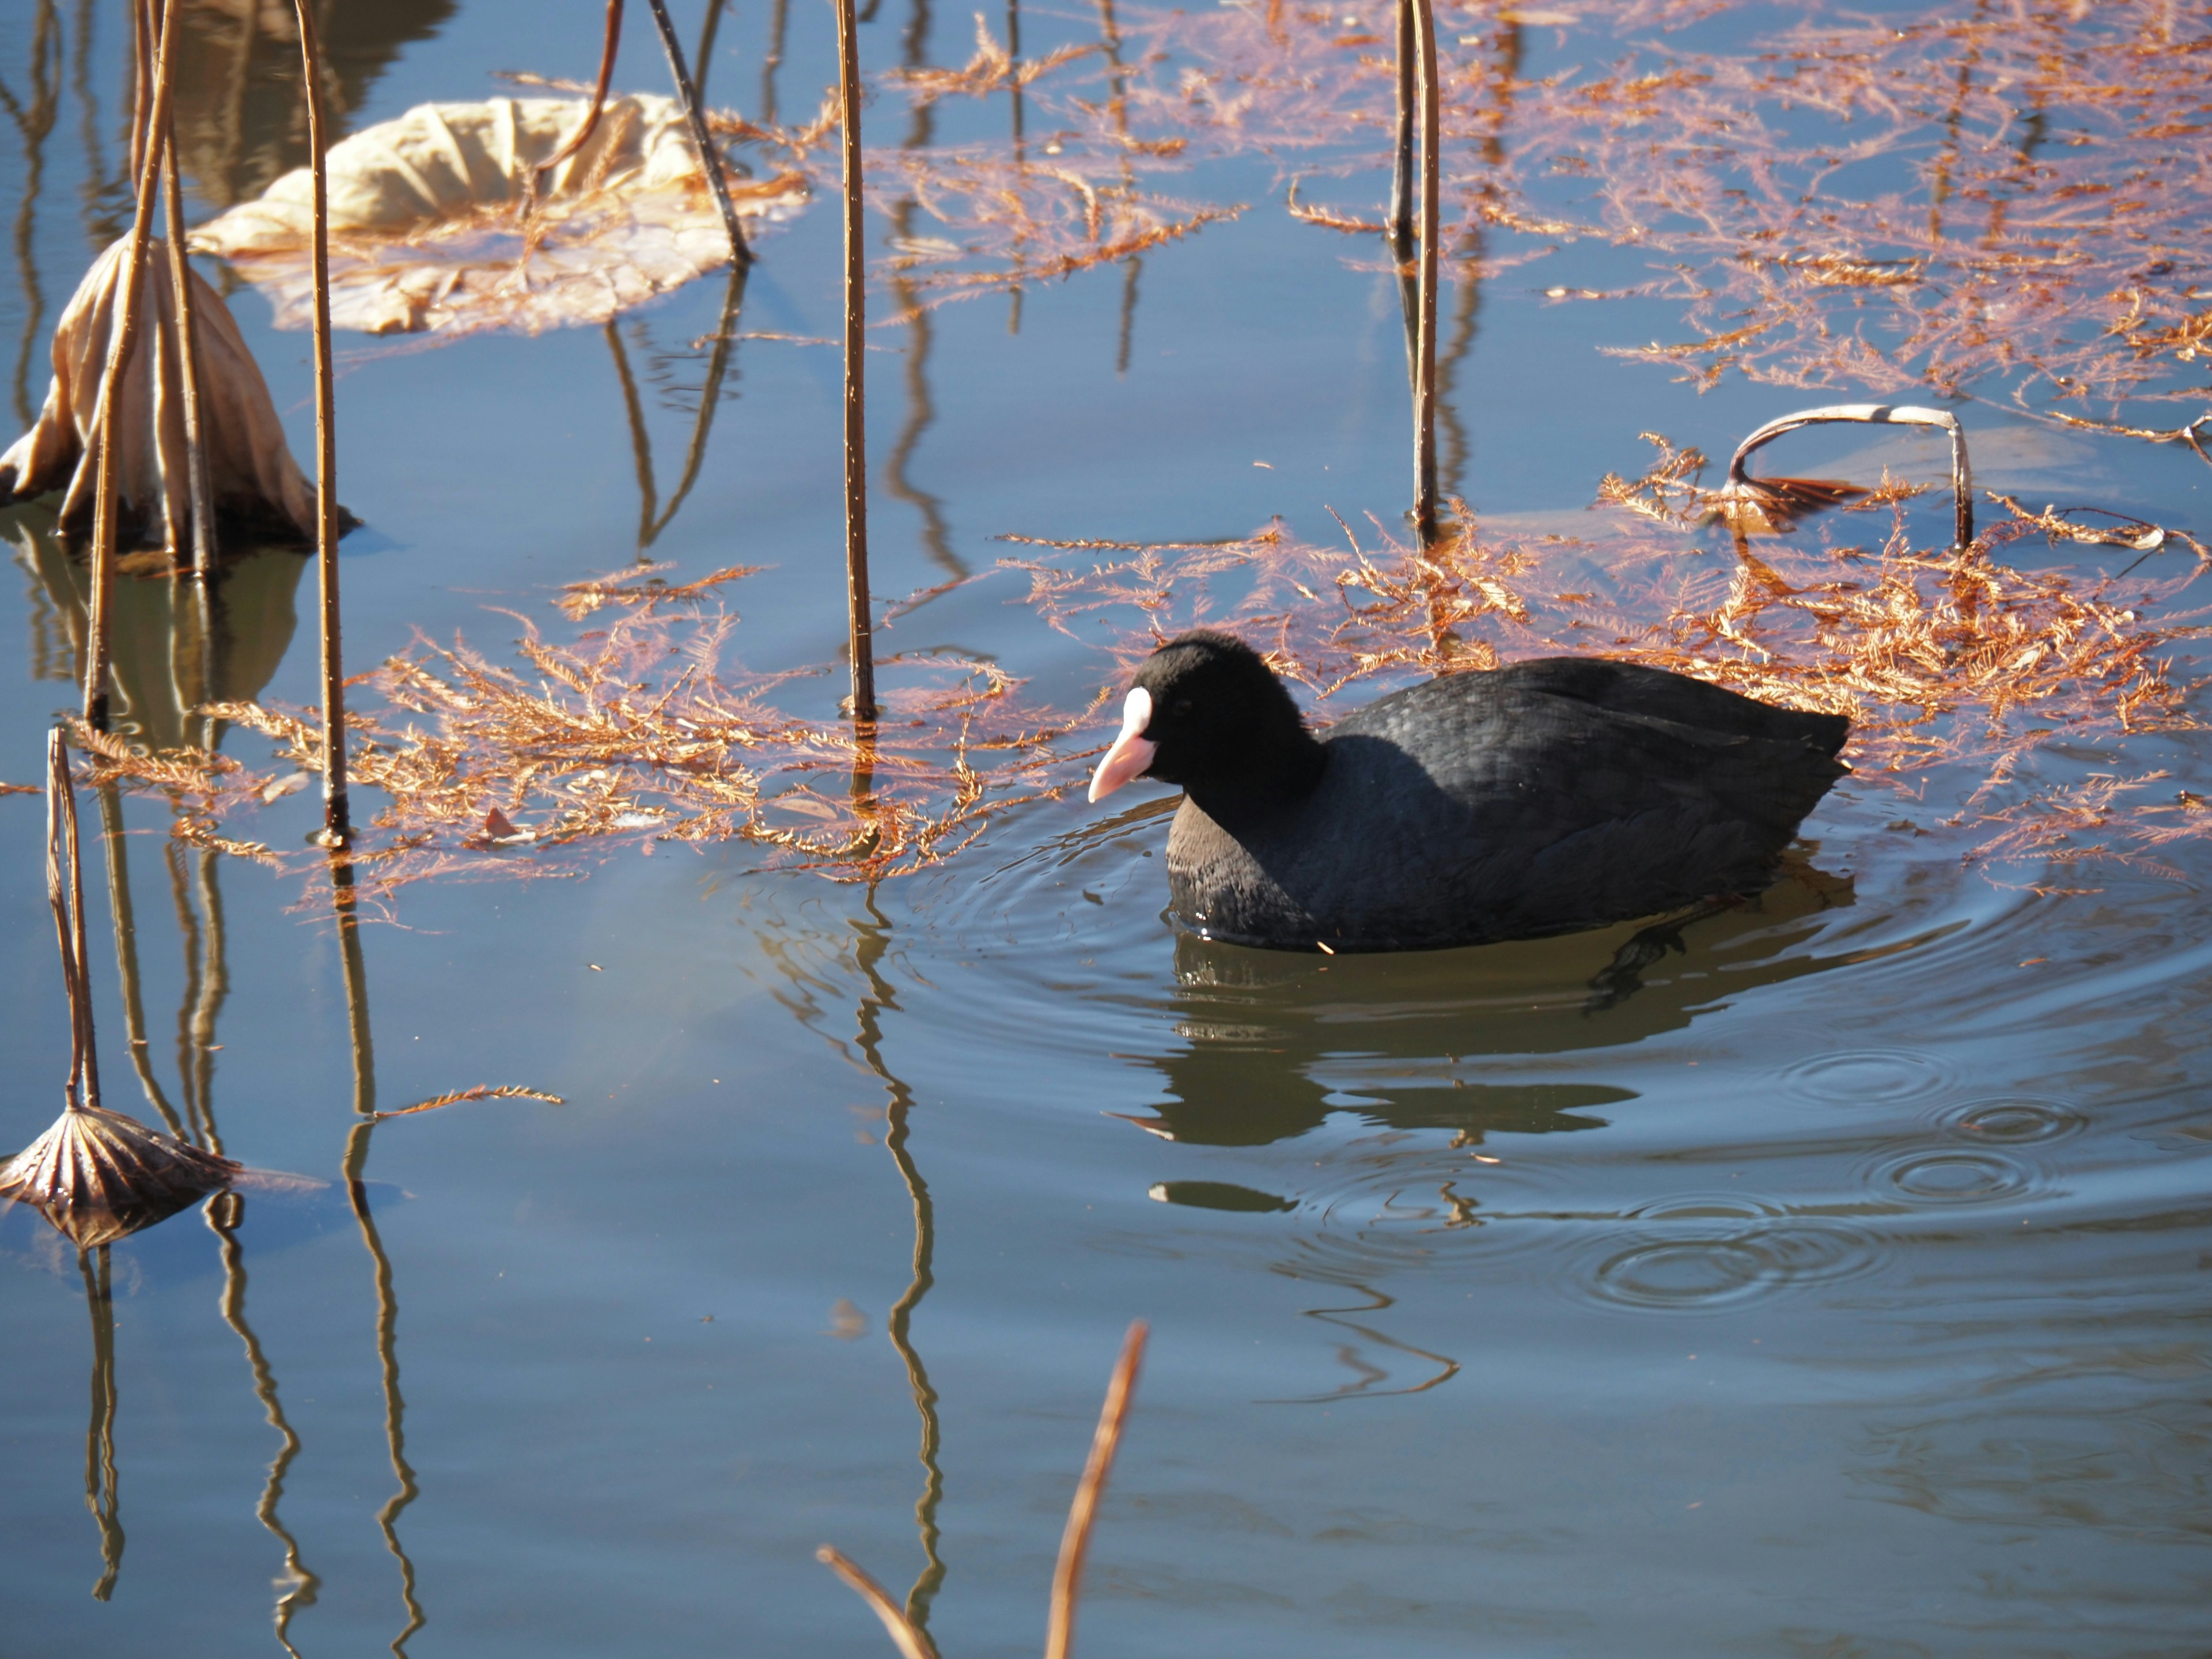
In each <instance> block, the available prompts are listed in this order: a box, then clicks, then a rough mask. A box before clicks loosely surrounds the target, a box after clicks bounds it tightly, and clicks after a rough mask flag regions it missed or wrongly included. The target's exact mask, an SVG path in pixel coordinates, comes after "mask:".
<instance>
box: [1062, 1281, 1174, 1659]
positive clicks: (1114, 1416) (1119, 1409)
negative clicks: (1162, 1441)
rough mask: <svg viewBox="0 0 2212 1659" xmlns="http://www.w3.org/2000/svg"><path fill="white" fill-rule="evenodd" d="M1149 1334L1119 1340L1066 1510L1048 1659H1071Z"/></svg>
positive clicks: (1141, 1326)
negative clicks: (1097, 1532) (1109, 1481)
mask: <svg viewBox="0 0 2212 1659" xmlns="http://www.w3.org/2000/svg"><path fill="white" fill-rule="evenodd" d="M1147 1334H1149V1328H1148V1327H1147V1326H1146V1323H1145V1322H1144V1321H1143V1320H1141V1319H1139V1320H1137V1321H1135V1322H1133V1323H1132V1324H1131V1325H1130V1327H1129V1334H1127V1336H1125V1337H1124V1338H1122V1339H1121V1358H1120V1359H1118V1360H1116V1361H1115V1365H1114V1375H1113V1376H1112V1378H1111V1379H1110V1380H1109V1382H1108V1383H1107V1384H1106V1403H1105V1405H1104V1406H1103V1407H1102V1408H1101V1409H1100V1411H1099V1413H1098V1428H1097V1432H1096V1433H1095V1434H1093V1435H1092V1436H1091V1457H1090V1460H1089V1461H1088V1462H1085V1464H1084V1466H1083V1479H1082V1480H1079V1481H1078V1482H1077V1483H1076V1487H1075V1502H1074V1503H1073V1504H1070V1505H1069V1506H1068V1510H1067V1530H1066V1532H1064V1533H1062V1534H1060V1561H1059V1563H1058V1565H1055V1566H1054V1569H1053V1574H1052V1608H1051V1611H1050V1613H1049V1614H1048V1618H1047V1622H1046V1625H1045V1638H1044V1659H1067V1656H1068V1652H1069V1650H1070V1649H1071V1648H1073V1646H1074V1644H1075V1601H1076V1597H1077V1595H1079V1593H1080V1592H1081V1590H1082V1588H1083V1562H1084V1558H1085V1555H1087V1554H1088V1553H1090V1549H1091V1526H1092V1524H1093V1523H1094V1522H1096V1521H1097V1518H1098V1500H1099V1499H1100V1498H1102V1497H1103V1495H1104V1494H1105V1491H1106V1477H1107V1476H1108V1475H1109V1474H1112V1473H1113V1471H1114V1454H1115V1452H1116V1451H1118V1450H1119V1449H1121V1429H1122V1425H1124V1424H1125V1423H1126V1422H1127V1420H1128V1416H1129V1406H1130V1403H1131V1401H1133V1400H1134V1398H1135V1397H1136V1391H1137V1370H1138V1367H1139V1366H1140V1365H1141V1364H1143V1363H1144V1358H1145V1339H1146V1335H1147Z"/></svg>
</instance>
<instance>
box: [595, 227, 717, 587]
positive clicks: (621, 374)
mask: <svg viewBox="0 0 2212 1659" xmlns="http://www.w3.org/2000/svg"><path fill="white" fill-rule="evenodd" d="M749 270H750V266H749V265H732V267H731V269H730V282H729V287H728V288H727V289H726V290H725V291H724V294H723V296H722V314H721V319H720V321H719V322H717V323H716V324H715V325H714V335H713V341H714V349H712V350H710V351H709V352H708V354H707V377H706V380H705V381H704V383H703V384H702V386H701V388H700V392H699V407H698V410H697V412H696V414H695V415H694V416H692V421H691V441H690V445H689V446H688V447H686V448H685V450H684V472H683V476H682V477H679V478H678V480H677V483H676V493H675V494H674V495H671V496H670V497H669V498H668V508H667V510H666V511H665V512H663V511H661V509H660V496H659V486H658V485H657V484H656V483H655V481H654V478H653V435H652V434H651V432H650V431H649V430H648V429H647V426H646V421H645V404H644V401H643V399H642V398H640V397H639V396H638V390H637V377H636V376H635V374H632V373H631V372H630V364H629V351H628V349H625V347H624V346H623V337H622V332H621V330H620V329H619V328H618V327H617V325H616V323H615V322H614V321H613V320H612V319H610V320H609V322H608V324H607V329H606V333H607V349H609V350H610V351H611V352H612V353H613V355H614V360H615V378H616V380H617V381H618V382H619V383H620V384H621V386H622V393H623V412H624V413H625V414H626V415H627V416H628V417H629V443H630V453H631V456H632V457H633V459H635V462H636V465H637V493H638V513H637V551H638V558H639V560H640V562H647V560H646V550H647V549H648V548H650V547H651V546H652V545H653V543H655V542H657V541H659V539H660V533H661V532H663V531H664V530H665V529H667V528H668V526H669V525H670V524H671V522H673V521H674V520H675V517H676V514H677V513H678V511H679V510H680V509H681V508H682V507H683V505H684V498H685V497H686V496H688V495H690V493H691V489H692V486H693V485H694V484H696V483H698V481H699V469H700V467H701V466H702V465H703V464H704V463H705V461H706V459H707V439H708V435H709V434H710V433H712V432H713V431H714V412H715V410H717V409H719V408H720V406H721V402H722V382H723V381H724V380H726V378H728V375H729V371H730V364H731V360H732V357H733V356H735V353H736V346H737V336H738V321H739V319H740V317H741V315H742V313H743V312H744V303H745V277H746V275H747V273H748V271H749ZM634 326H635V328H636V329H637V331H638V336H639V340H640V343H641V344H642V343H646V336H645V325H644V323H643V322H642V321H639V322H636V323H635V325H634Z"/></svg>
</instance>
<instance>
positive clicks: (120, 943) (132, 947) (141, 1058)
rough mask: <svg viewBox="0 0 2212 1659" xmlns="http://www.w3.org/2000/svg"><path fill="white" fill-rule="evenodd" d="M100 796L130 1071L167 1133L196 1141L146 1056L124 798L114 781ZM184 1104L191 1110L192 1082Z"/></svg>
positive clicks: (102, 842) (102, 787)
mask: <svg viewBox="0 0 2212 1659" xmlns="http://www.w3.org/2000/svg"><path fill="white" fill-rule="evenodd" d="M96 793H97V795H98V798H99V801H100V847H101V849H102V850H103V851H104V852H105V853H106V858H107V911H108V915H110V916H111V917H112V918H113V921H114V924H115V966H116V971H117V973H118V975H119V976H120V977H121V979H122V981H123V1032H124V1037H125V1047H126V1048H128V1049H129V1050H130V1054H131V1070H132V1071H134V1072H136V1073H137V1074H138V1085H139V1087H140V1088H142V1089H143V1090H144V1091H146V1100H147V1103H148V1104H149V1105H150V1106H152V1107H153V1109H155V1111H157V1112H159V1113H160V1114H161V1122H162V1124H163V1126H164V1127H167V1130H168V1132H169V1133H171V1134H173V1135H174V1136H176V1137H177V1139H179V1140H188V1139H196V1137H195V1136H193V1135H192V1134H191V1133H187V1131H186V1130H185V1125H184V1122H183V1121H182V1120H181V1119H179V1117H178V1115H177V1112H176V1109H175V1108H174V1107H173V1106H172V1105H170V1104H169V1097H167V1095H166V1094H164V1093H163V1092H162V1090H161V1084H160V1083H159V1082H158V1081H157V1080H156V1079H155V1076H154V1066H153V1062H152V1060H151V1058H150V1057H149V1054H148V1053H147V1047H146V1004H145V999H144V997H143V995H142V994H140V990H139V978H138V921H137V913H136V912H135V911H134V910H133V909H132V908H131V866H130V865H129V863H128V862H127V857H128V853H127V849H126V848H125V844H124V840H123V798H122V794H121V793H120V792H119V791H118V789H117V787H116V786H115V785H114V784H112V783H103V784H101V785H100V787H99V788H98V790H97V791H96ZM187 995H189V992H188V993H187ZM179 1018H180V1019H181V1018H182V1015H181V1013H180V1014H179ZM185 1103H186V1107H187V1109H189V1108H190V1104H191V1089H190V1085H189V1084H188V1085H187V1086H186V1091H185ZM208 1150H209V1151H210V1152H221V1151H222V1147H220V1146H210V1147H209V1149H208Z"/></svg>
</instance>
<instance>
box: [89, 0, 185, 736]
mask: <svg viewBox="0 0 2212 1659" xmlns="http://www.w3.org/2000/svg"><path fill="white" fill-rule="evenodd" d="M176 11H177V0H162V5H161V20H162V32H161V41H160V46H159V52H158V56H157V57H156V58H155V64H154V70H153V75H154V91H153V97H152V100H151V104H150V108H149V117H148V119H147V122H146V127H147V130H148V132H149V135H150V136H149V137H148V138H147V139H146V143H145V159H144V161H143V165H142V166H141V167H139V169H138V198H137V211H136V212H134V213H133V214H132V216H131V243H130V247H129V249H128V251H127V252H125V256H124V261H123V269H122V271H121V272H120V273H119V274H118V276H117V279H116V280H117V281H118V282H119V283H121V284H122V285H123V286H122V292H121V293H120V294H119V295H117V297H116V301H115V317H114V323H113V325H112V331H111V332H110V333H109V335H108V340H107V361H106V363H105V364H104V365H102V367H101V369H100V399H99V402H98V403H97V404H95V405H94V422H95V425H96V428H97V431H98V436H97V437H96V438H95V439H94V441H95V442H96V443H97V444H98V445H99V446H100V459H99V463H98V471H97V472H96V474H95V483H94V491H93V518H92V605H91V611H92V614H91V617H89V619H88V629H87V631H88V634H89V635H90V636H91V637H90V641H89V643H88V646H87V647H86V650H85V666H84V718H85V720H86V722H87V724H88V725H90V726H94V728H95V729H97V730H100V731H103V732H104V731H106V729H107V680H108V654H109V653H108V635H109V632H110V629H111V628H112V619H111V617H110V616H109V600H110V595H111V591H112V588H113V587H114V586H115V538H116V524H115V513H116V501H115V495H116V474H117V470H118V467H119V466H120V465H121V460H122V458H121V457H120V455H118V453H117V434H116V405H117V404H118V402H120V401H121V397H122V389H123V365H124V363H125V362H126V361H128V359H129V358H130V356H131V349H132V347H133V346H134V345H135V344H136V343H137V338H136V337H137V329H138V277H139V270H140V267H141V266H143V264H145V261H146V234H147V231H148V228H149V225H150V223H151V222H152V219H153V215H154V191H155V185H156V183H157V182H158V180H159V178H160V173H161V153H160V152H161V143H160V138H161V134H162V133H163V132H165V131H167V127H168V120H169V82H170V79H171V76H170V70H171V66H172V65H171V59H170V55H169V45H170V42H171V41H172V40H173V38H174V36H173V33H172V32H171V30H170V28H169V25H170V24H171V23H172V22H173V21H175V18H176Z"/></svg>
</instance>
